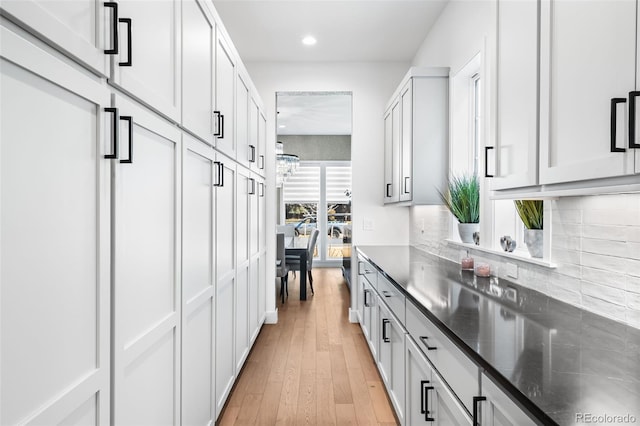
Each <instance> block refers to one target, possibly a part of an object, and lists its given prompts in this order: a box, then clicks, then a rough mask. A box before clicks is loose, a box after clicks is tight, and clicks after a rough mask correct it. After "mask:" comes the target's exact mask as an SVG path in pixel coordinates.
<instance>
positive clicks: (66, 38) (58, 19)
mask: <svg viewBox="0 0 640 426" xmlns="http://www.w3.org/2000/svg"><path fill="white" fill-rule="evenodd" d="M114 7H117V5H116V6H114ZM0 8H1V9H2V10H3V11H4V12H5V13H7V14H9V15H10V16H11V17H13V19H17V20H19V21H21V22H22V23H23V24H25V25H27V26H28V27H30V29H31V30H33V31H35V32H36V33H37V34H39V35H40V36H41V37H44V38H46V39H48V40H49V41H50V42H52V43H53V44H54V45H56V46H57V47H58V48H59V49H61V50H62V51H63V52H65V53H67V54H69V55H71V56H73V57H74V58H75V59H76V60H77V61H79V62H81V63H82V64H84V65H85V66H88V67H89V68H91V69H93V70H94V71H96V72H97V73H99V74H101V75H103V76H107V75H108V74H107V73H108V64H109V56H108V55H107V54H105V52H104V51H105V50H110V49H112V48H113V44H112V43H113V42H112V41H111V40H110V37H111V33H112V31H111V26H110V27H109V28H108V29H105V28H104V23H105V22H109V25H111V23H113V22H114V21H113V18H114V15H113V10H114V9H113V7H107V9H105V7H104V6H103V2H102V1H100V0H75V1H47V0H3V1H2V4H1V5H0Z"/></svg>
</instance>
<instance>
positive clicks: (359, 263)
mask: <svg viewBox="0 0 640 426" xmlns="http://www.w3.org/2000/svg"><path fill="white" fill-rule="evenodd" d="M363 265H364V262H363V261H361V260H358V275H364V274H365V273H364V272H362V271H363V269H362V266H363Z"/></svg>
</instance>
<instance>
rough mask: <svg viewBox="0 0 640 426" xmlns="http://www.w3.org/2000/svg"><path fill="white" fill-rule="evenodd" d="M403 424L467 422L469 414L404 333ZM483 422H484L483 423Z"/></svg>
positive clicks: (459, 425) (461, 425)
mask: <svg viewBox="0 0 640 426" xmlns="http://www.w3.org/2000/svg"><path fill="white" fill-rule="evenodd" d="M406 339H407V342H406V347H407V357H406V363H407V370H406V378H407V389H406V401H407V402H406V404H407V408H406V413H405V419H406V422H405V424H406V425H410V426H417V425H425V424H428V425H437V426H440V425H442V426H444V425H447V426H468V425H471V424H472V422H471V418H470V417H469V414H468V412H467V411H466V409H465V408H464V406H463V405H462V404H461V403H460V401H458V399H457V398H456V397H455V396H454V394H453V393H452V392H451V390H450V389H449V388H448V386H447V385H445V384H444V382H443V381H442V379H441V378H440V377H439V376H438V374H437V373H436V372H435V371H434V370H433V368H432V367H431V364H430V363H429V361H427V358H426V357H425V356H424V354H423V353H422V351H421V350H420V349H419V348H418V346H417V345H416V343H415V342H414V340H413V339H412V338H411V337H410V336H409V335H407V337H406ZM483 425H484V423H483Z"/></svg>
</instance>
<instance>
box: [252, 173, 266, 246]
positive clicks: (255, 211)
mask: <svg viewBox="0 0 640 426" xmlns="http://www.w3.org/2000/svg"><path fill="white" fill-rule="evenodd" d="M263 190H264V184H263V183H262V182H259V181H258V180H257V175H255V174H253V173H251V177H250V179H249V191H250V194H249V255H250V256H252V257H254V256H257V255H258V254H260V209H259V204H260V191H263Z"/></svg>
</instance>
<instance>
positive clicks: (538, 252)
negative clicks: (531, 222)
mask: <svg viewBox="0 0 640 426" xmlns="http://www.w3.org/2000/svg"><path fill="white" fill-rule="evenodd" d="M543 235H544V231H543V230H542V229H525V230H524V243H525V244H526V245H527V249H528V250H529V254H530V255H531V257H542V252H543V249H542V246H543V244H542V243H543Z"/></svg>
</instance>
